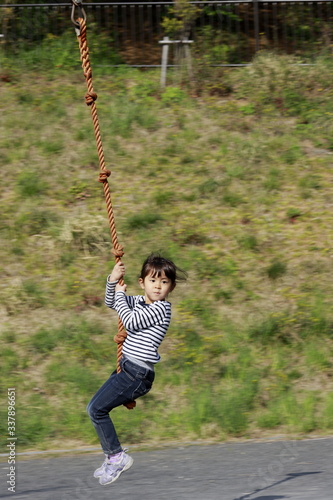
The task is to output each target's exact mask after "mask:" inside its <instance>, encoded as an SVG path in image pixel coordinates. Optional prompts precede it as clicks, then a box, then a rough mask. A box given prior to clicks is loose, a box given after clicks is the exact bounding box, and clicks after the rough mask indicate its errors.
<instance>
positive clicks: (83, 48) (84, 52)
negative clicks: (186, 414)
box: [78, 18, 135, 409]
mask: <svg viewBox="0 0 333 500" xmlns="http://www.w3.org/2000/svg"><path fill="white" fill-rule="evenodd" d="M78 23H79V25H80V30H79V35H78V41H79V47H80V55H81V62H82V68H83V73H84V76H85V78H86V83H87V89H88V92H87V93H86V95H85V99H86V104H87V106H89V107H90V110H91V116H92V121H93V125H94V132H95V138H96V146H97V152H98V159H99V166H100V174H99V179H98V180H99V182H101V183H102V184H103V189H104V197H105V202H106V209H107V213H108V217H109V223H110V233H111V240H112V245H113V249H112V253H113V254H114V257H115V260H116V262H117V263H118V262H119V261H120V260H121V258H122V256H123V255H124V252H123V247H122V246H121V245H119V243H118V237H117V232H116V225H115V219H114V214H113V208H112V202H111V192H110V186H109V183H108V177H109V176H110V175H111V172H110V170H107V168H106V166H105V158H104V151H103V145H102V139H101V132H100V127H99V120H98V115H97V108H96V104H95V101H96V99H97V94H96V93H95V92H94V89H93V83H92V70H91V66H90V59H89V49H88V45H87V38H86V33H87V27H86V23H85V20H84V19H82V18H79V19H78ZM119 283H120V284H121V285H123V284H124V280H123V279H121V280H119ZM126 336H127V333H126V330H125V328H124V325H123V324H122V321H121V319H120V318H118V333H117V335H115V337H114V341H115V342H116V343H117V344H118V346H117V372H118V373H119V372H120V359H121V356H122V344H123V343H124V340H125V338H126ZM125 406H126V407H127V408H129V409H132V408H134V406H135V401H132V402H131V403H128V404H126V405H125Z"/></svg>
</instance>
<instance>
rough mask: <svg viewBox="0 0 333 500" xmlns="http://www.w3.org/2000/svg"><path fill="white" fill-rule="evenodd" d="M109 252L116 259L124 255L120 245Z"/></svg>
mask: <svg viewBox="0 0 333 500" xmlns="http://www.w3.org/2000/svg"><path fill="white" fill-rule="evenodd" d="M111 252H112V253H113V255H114V256H115V257H116V258H117V257H119V259H121V258H122V256H123V255H124V250H123V247H122V246H121V245H118V246H117V248H112V250H111Z"/></svg>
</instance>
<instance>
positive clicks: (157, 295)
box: [139, 271, 176, 304]
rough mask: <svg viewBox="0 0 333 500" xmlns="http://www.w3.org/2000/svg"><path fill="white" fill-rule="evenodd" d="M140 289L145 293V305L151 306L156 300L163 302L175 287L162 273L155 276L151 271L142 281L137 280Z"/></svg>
mask: <svg viewBox="0 0 333 500" xmlns="http://www.w3.org/2000/svg"><path fill="white" fill-rule="evenodd" d="M139 284H140V286H141V288H142V289H143V290H144V291H145V301H146V304H152V303H153V302H156V301H157V300H165V299H166V298H167V296H168V294H169V293H170V292H172V290H173V289H174V288H175V286H176V285H174V284H173V283H172V281H171V280H170V279H169V278H167V277H166V275H165V273H164V272H163V271H162V273H161V275H160V276H157V275H156V276H155V275H154V272H153V271H151V272H150V274H148V275H147V276H146V277H145V278H144V279H142V278H140V279H139Z"/></svg>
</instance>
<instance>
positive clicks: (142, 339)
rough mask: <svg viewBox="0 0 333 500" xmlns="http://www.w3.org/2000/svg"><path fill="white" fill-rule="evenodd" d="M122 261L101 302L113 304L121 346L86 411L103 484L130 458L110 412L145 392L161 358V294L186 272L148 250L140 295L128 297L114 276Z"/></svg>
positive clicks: (166, 313) (166, 308)
mask: <svg viewBox="0 0 333 500" xmlns="http://www.w3.org/2000/svg"><path fill="white" fill-rule="evenodd" d="M124 275H125V266H124V264H123V263H122V262H118V263H117V264H116V265H115V266H114V268H113V271H112V273H111V274H110V275H109V276H108V279H107V283H106V294H105V304H106V305H107V306H108V307H110V308H111V309H115V310H116V311H117V313H118V315H119V317H120V319H121V321H122V323H123V325H124V327H125V329H126V331H127V337H126V339H125V342H124V343H123V346H122V358H121V360H120V368H121V371H120V373H117V372H116V371H114V372H113V373H112V374H111V376H110V378H109V379H108V380H107V381H106V382H105V383H104V384H103V385H102V387H101V388H100V389H99V390H98V391H97V392H96V394H95V396H93V398H92V399H91V401H90V403H89V404H88V407H87V412H88V414H89V416H90V418H91V421H92V423H93V425H94V427H95V429H96V432H97V435H98V437H99V439H100V442H101V446H102V449H103V451H104V453H105V460H104V462H103V464H102V466H101V467H99V468H98V469H96V470H95V472H94V477H96V478H99V482H100V484H102V485H106V484H110V483H112V482H114V481H115V480H116V479H118V477H119V476H120V474H121V473H122V472H124V471H125V470H127V469H129V468H130V467H131V466H132V464H133V459H132V458H131V457H130V456H129V455H127V453H125V451H124V450H123V449H122V447H121V445H120V442H119V440H118V437H117V433H116V430H115V428H114V425H113V423H112V420H111V419H110V416H109V412H110V411H111V410H112V409H113V408H116V407H117V406H120V405H122V404H124V403H128V402H130V401H133V400H135V399H136V398H139V397H141V396H144V395H145V394H147V392H148V391H150V389H151V387H152V384H153V381H154V377H155V374H154V365H155V364H156V363H157V362H158V361H159V360H160V355H159V354H158V347H159V346H160V344H161V342H162V340H163V338H164V336H165V334H166V332H167V329H168V327H169V324H170V319H171V304H170V302H168V301H167V300H166V299H167V298H168V295H169V293H170V292H172V290H173V289H174V288H175V286H176V282H177V281H178V280H179V279H181V278H184V279H186V273H184V271H181V270H180V269H178V268H177V266H176V265H175V264H174V263H173V262H172V261H170V260H168V259H165V258H163V257H161V256H159V255H154V254H152V255H150V256H149V257H148V258H147V259H146V260H145V262H144V263H143V266H142V269H141V273H140V278H139V284H140V287H141V288H142V290H143V291H144V296H142V295H136V296H127V295H126V294H125V292H126V285H120V284H119V283H118V281H119V280H120V279H121V278H123V276H124Z"/></svg>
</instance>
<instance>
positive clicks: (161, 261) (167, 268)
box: [140, 253, 187, 285]
mask: <svg viewBox="0 0 333 500" xmlns="http://www.w3.org/2000/svg"><path fill="white" fill-rule="evenodd" d="M163 272H164V274H165V276H166V277H167V278H168V279H169V280H170V281H171V283H172V284H173V285H175V284H176V283H178V281H185V280H186V279H187V273H186V272H185V271H183V270H182V269H180V268H179V267H177V266H176V264H174V262H172V260H169V259H166V258H165V257H162V256H161V255H159V254H156V253H152V254H150V255H149V256H148V257H147V258H146V260H145V261H144V263H143V265H142V269H141V273H140V278H141V279H142V280H144V279H145V277H146V276H148V275H149V274H151V273H152V275H153V276H157V277H159V276H161V274H162V273H163Z"/></svg>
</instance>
